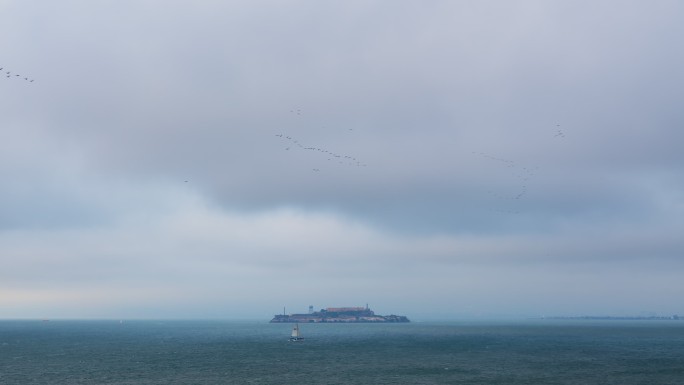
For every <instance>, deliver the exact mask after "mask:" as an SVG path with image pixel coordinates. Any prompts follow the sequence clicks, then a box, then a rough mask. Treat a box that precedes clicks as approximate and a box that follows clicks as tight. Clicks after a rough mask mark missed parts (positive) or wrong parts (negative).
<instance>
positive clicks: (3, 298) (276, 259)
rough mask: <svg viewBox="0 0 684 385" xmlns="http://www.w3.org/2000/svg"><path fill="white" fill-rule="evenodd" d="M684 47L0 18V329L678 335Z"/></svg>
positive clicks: (368, 14) (486, 19)
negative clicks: (380, 319)
mask: <svg viewBox="0 0 684 385" xmlns="http://www.w3.org/2000/svg"><path fill="white" fill-rule="evenodd" d="M683 21H684V3H682V2H680V1H674V0H672V1H667V0H657V1H630V0H627V1H623V0H620V1H617V0H615V1H613V0H605V1H585V0H577V1H575V0H573V1H569V0H568V1H541V0H539V1H532V0H520V1H456V0H454V1H440V0H431V1H367V0H364V1H347V0H345V1H325V2H322V1H313V0H311V1H294V0H293V1H210V0H207V1H202V2H197V1H178V0H171V1H161V0H159V1H153V0H141V1H132V0H116V1H114V0H111V1H108V0H101V1H90V0H65V1H59V2H54V1H39V0H33V1H25V0H21V1H19V0H0V67H2V70H0V73H2V76H0V122H1V124H0V178H1V180H2V182H1V184H0V266H1V268H0V318H48V319H53V318H106V319H134V318H224V319H260V320H264V321H266V320H269V319H270V318H271V317H272V316H273V314H276V313H280V312H282V311H283V307H285V308H286V311H287V312H288V313H296V312H306V311H307V310H308V306H309V305H313V306H314V308H316V309H320V308H325V307H337V306H365V305H366V304H368V305H369V306H370V307H371V308H372V309H373V310H375V311H376V313H378V314H400V315H406V316H408V317H409V318H410V319H412V320H430V319H460V318H472V317H485V318H486V317H540V316H574V315H672V314H684V305H682V302H681V294H682V293H684V279H682V277H683V276H684V237H683V236H682V234H684V174H683V166H684V151H681V144H682V143H684V130H683V129H682V127H684V109H682V108H681V101H682V100H684V70H683V69H684V41H683V40H682V38H681V37H682V36H684V22H683ZM16 75H20V76H16ZM8 76H9V77H8Z"/></svg>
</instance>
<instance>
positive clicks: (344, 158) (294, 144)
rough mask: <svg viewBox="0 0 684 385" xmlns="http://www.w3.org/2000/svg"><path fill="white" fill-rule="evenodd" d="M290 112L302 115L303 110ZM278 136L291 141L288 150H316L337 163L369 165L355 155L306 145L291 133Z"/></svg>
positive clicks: (317, 169) (286, 148)
mask: <svg viewBox="0 0 684 385" xmlns="http://www.w3.org/2000/svg"><path fill="white" fill-rule="evenodd" d="M290 113H292V114H296V115H299V116H301V115H302V110H300V109H296V110H295V109H292V110H290ZM349 131H352V129H351V128H350V129H349ZM276 136H277V137H279V138H280V139H282V140H286V141H288V142H289V143H288V144H287V147H285V150H286V151H290V149H293V148H296V149H299V150H305V151H315V152H318V153H320V154H322V155H324V156H326V157H327V159H328V161H329V162H335V163H337V164H341V165H345V166H355V167H367V164H365V163H362V162H361V161H359V160H358V159H356V158H355V157H353V156H351V155H345V154H338V153H336V152H332V151H329V150H327V149H325V148H321V147H315V146H311V147H305V146H304V145H303V144H301V143H300V142H299V140H297V139H295V138H293V137H292V136H289V135H284V134H276ZM311 170H312V171H313V172H320V171H321V169H320V168H313V169H311Z"/></svg>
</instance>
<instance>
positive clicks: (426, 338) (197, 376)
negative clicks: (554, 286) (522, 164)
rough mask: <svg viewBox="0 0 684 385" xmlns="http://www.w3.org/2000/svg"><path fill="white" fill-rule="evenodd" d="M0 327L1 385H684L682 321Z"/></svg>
mask: <svg viewBox="0 0 684 385" xmlns="http://www.w3.org/2000/svg"><path fill="white" fill-rule="evenodd" d="M290 329H291V325H288V324H268V323H265V322H227V321H126V322H124V323H119V322H118V321H59V320H57V321H51V322H40V321H0V384H620V385H629V384H649V385H652V384H684V321H584V320H573V321H570V320H565V321H561V320H539V321H526V322H510V323H508V322H459V323H410V324H384V325H383V324H377V325H373V324H348V325H340V324H304V325H301V330H302V333H303V335H304V337H305V338H306V340H305V341H303V342H288V340H287V339H288V337H289V334H290Z"/></svg>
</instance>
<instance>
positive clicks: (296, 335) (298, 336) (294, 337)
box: [290, 324, 304, 341]
mask: <svg viewBox="0 0 684 385" xmlns="http://www.w3.org/2000/svg"><path fill="white" fill-rule="evenodd" d="M303 339H304V337H302V335H301V334H300V333H299V324H295V326H294V327H293V328H292V336H291V337H290V341H301V340H303Z"/></svg>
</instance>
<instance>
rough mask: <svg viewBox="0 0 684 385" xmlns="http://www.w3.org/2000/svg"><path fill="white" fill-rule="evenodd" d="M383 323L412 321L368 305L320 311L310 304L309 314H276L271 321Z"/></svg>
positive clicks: (330, 308)
mask: <svg viewBox="0 0 684 385" xmlns="http://www.w3.org/2000/svg"><path fill="white" fill-rule="evenodd" d="M299 322H301V323H310V322H313V323H319V322H321V323H322V322H328V323H332V322H339V323H381V322H387V323H389V322H411V321H409V319H408V318H406V317H405V316H403V315H394V314H392V315H377V314H375V313H374V312H373V310H371V309H369V308H368V305H366V307H329V308H326V309H321V310H320V311H313V306H309V313H307V314H285V309H283V314H276V315H275V316H274V317H273V319H272V320H271V323H299Z"/></svg>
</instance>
